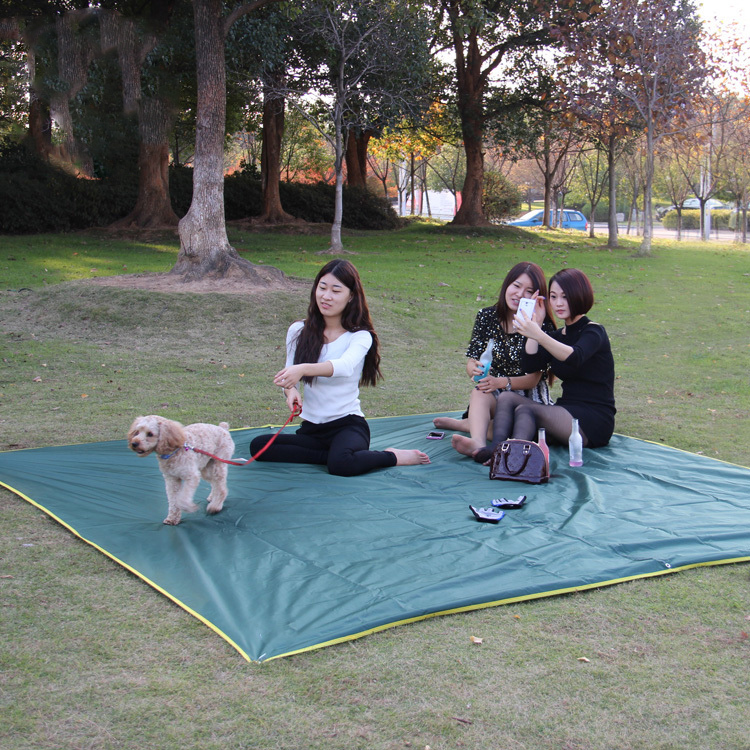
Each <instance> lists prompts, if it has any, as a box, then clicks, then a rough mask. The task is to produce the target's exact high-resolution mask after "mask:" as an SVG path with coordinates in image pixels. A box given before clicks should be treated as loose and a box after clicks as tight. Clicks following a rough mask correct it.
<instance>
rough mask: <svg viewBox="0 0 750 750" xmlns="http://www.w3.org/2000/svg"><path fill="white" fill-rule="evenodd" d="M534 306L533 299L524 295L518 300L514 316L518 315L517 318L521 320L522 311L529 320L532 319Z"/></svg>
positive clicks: (534, 301)
mask: <svg viewBox="0 0 750 750" xmlns="http://www.w3.org/2000/svg"><path fill="white" fill-rule="evenodd" d="M535 307H536V300H535V299H531V298H530V297H524V298H523V299H521V300H519V301H518V312H517V313H516V317H518V319H519V320H523V318H522V317H521V313H522V312H523V313H524V314H525V315H526V316H527V317H528V318H529V320H533V318H534V308H535Z"/></svg>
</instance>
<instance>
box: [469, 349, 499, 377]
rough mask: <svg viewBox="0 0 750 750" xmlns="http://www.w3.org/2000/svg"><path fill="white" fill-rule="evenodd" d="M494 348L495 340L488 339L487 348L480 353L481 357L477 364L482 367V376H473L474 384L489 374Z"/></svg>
mask: <svg viewBox="0 0 750 750" xmlns="http://www.w3.org/2000/svg"><path fill="white" fill-rule="evenodd" d="M494 348H495V339H490V340H489V341H488V342H487V348H486V349H485V350H484V351H483V352H482V356H481V357H480V358H479V364H480V365H481V366H482V374H481V375H475V376H474V382H476V383H478V382H479V381H480V380H481V379H482V378H486V377H487V376H488V375H489V374H490V367H492V350H493V349H494Z"/></svg>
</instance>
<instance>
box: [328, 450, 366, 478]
mask: <svg viewBox="0 0 750 750" xmlns="http://www.w3.org/2000/svg"><path fill="white" fill-rule="evenodd" d="M328 473H329V474H333V476H335V477H356V476H358V475H359V474H361V473H362V470H361V469H360V468H359V465H358V464H357V462H356V461H355V460H354V456H348V457H347V456H334V457H332V456H330V455H329V456H328Z"/></svg>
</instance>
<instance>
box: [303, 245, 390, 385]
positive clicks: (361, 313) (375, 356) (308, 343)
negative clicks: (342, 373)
mask: <svg viewBox="0 0 750 750" xmlns="http://www.w3.org/2000/svg"><path fill="white" fill-rule="evenodd" d="M329 273H331V274H333V275H334V276H335V277H336V278H337V279H338V280H339V281H340V282H341V283H342V284H343V285H344V286H345V287H346V288H347V289H349V291H350V292H351V295H352V296H351V299H350V300H349V302H348V303H347V305H346V307H345V308H344V312H343V313H342V314H341V325H342V327H343V328H344V330H346V331H352V332H354V331H369V332H370V335H371V336H372V346H371V347H370V351H368V352H367V355H366V356H365V363H364V367H363V368H362V377H361V378H360V381H359V383H360V385H375V384H376V383H377V381H378V380H379V379H380V378H382V377H383V375H382V373H381V372H380V342H379V341H378V335H377V334H376V333H375V329H374V328H373V325H372V319H371V318H370V310H369V308H368V307H367V299H366V298H365V290H364V289H363V288H362V281H361V280H360V278H359V273H358V272H357V269H356V268H355V267H354V266H353V265H352V264H351V263H350V262H349V261H348V260H342V259H340V258H336V259H335V260H331V261H329V262H328V263H326V264H325V265H324V266H323V268H321V269H320V271H318V275H317V276H316V277H315V281H314V282H313V285H312V291H311V292H310V304H309V305H308V307H307V318H305V322H304V325H303V326H302V330H301V331H300V332H299V335H298V336H297V349H296V351H295V352H294V364H295V365H300V364H305V363H308V362H317V361H318V359H319V358H320V352H321V351H322V349H323V344H324V343H325V341H324V340H323V334H324V332H325V318H324V317H323V315H322V313H321V312H320V309H319V308H318V301H317V299H316V296H315V292H316V290H317V288H318V284H319V282H320V280H321V279H322V278H323V276H325V275H326V274H329ZM302 380H303V381H304V382H305V383H312V381H313V378H310V377H304V378H302Z"/></svg>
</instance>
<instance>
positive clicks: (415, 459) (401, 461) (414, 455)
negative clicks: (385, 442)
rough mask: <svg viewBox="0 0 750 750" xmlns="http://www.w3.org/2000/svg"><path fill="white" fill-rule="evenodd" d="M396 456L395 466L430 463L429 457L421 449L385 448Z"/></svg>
mask: <svg viewBox="0 0 750 750" xmlns="http://www.w3.org/2000/svg"><path fill="white" fill-rule="evenodd" d="M386 450H387V451H390V452H391V453H393V454H394V455H395V456H396V466H417V465H419V464H428V463H430V457H429V456H428V455H427V454H426V453H422V451H418V450H416V449H414V450H401V449H400V448H386Z"/></svg>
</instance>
